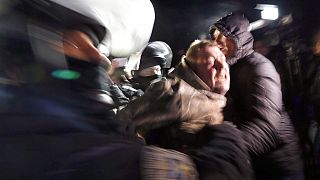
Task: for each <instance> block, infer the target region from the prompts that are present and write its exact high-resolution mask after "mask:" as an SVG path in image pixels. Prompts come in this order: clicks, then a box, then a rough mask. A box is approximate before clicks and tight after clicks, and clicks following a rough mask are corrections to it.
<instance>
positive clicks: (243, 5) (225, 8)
mask: <svg viewBox="0 0 320 180" xmlns="http://www.w3.org/2000/svg"><path fill="white" fill-rule="evenodd" d="M151 2H152V4H153V5H154V9H155V14H156V19H155V24H154V29H153V33H152V36H151V40H150V41H156V40H159V41H164V42H166V43H168V44H169V45H170V47H171V48H172V50H173V53H174V59H173V65H175V64H176V62H177V61H179V59H180V57H181V55H183V54H184V51H185V50H186V48H187V47H188V45H189V44H190V43H191V42H192V41H193V40H195V39H200V38H204V37H208V28H209V26H210V25H212V24H213V23H214V22H215V21H216V20H218V19H219V18H220V17H222V16H224V15H226V14H227V13H229V12H232V11H242V12H244V13H245V14H246V16H247V17H248V19H249V20H250V22H253V21H256V20H258V19H260V11H259V10H256V9H254V8H255V6H256V5H257V4H275V5H278V7H279V17H282V16H285V15H288V14H292V16H293V20H294V21H293V23H292V24H294V26H293V25H292V28H295V29H297V30H296V31H299V32H295V33H299V34H303V35H306V36H309V35H310V34H312V32H313V30H315V29H316V27H318V26H319V21H320V20H319V16H320V13H319V12H320V5H318V4H319V2H317V3H316V1H310V0H269V1H268V0H267V1H261V0H251V1H249V0H151ZM274 26H275V25H274ZM297 27H298V28H297ZM267 28H269V29H270V28H272V27H266V28H264V29H267ZM264 29H260V30H256V31H253V32H252V33H253V35H254V36H255V38H256V39H259V38H262V36H263V32H264V31H265V30H264ZM289 32H290V28H289V29H288V33H289Z"/></svg>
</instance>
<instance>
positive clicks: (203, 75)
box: [117, 40, 253, 180]
mask: <svg viewBox="0 0 320 180" xmlns="http://www.w3.org/2000/svg"><path fill="white" fill-rule="evenodd" d="M229 83H230V79H229V68H228V64H227V63H226V60H225V56H224V55H223V53H222V52H221V51H220V50H219V48H218V46H217V45H216V44H215V43H214V42H212V41H208V40H204V41H196V42H194V43H193V44H191V45H190V47H189V49H188V51H187V54H186V57H184V58H183V59H182V62H181V63H180V64H179V65H178V66H177V67H176V69H175V70H174V71H173V72H172V73H170V74H169V75H168V79H163V80H161V81H158V82H155V83H153V84H151V85H150V86H149V88H148V89H147V90H146V91H145V94H144V95H143V96H142V97H140V98H137V99H135V100H133V101H131V102H130V103H129V104H128V105H127V106H126V107H125V108H123V109H122V110H120V111H119V112H118V114H117V116H118V118H119V120H128V121H131V126H130V127H129V128H131V129H134V130H136V131H137V132H138V133H140V134H142V135H144V137H145V138H146V141H147V143H150V144H154V145H157V146H160V147H164V148H168V149H175V150H178V151H181V152H184V153H186V154H188V155H190V156H191V157H192V158H193V160H194V162H195V163H196V165H197V169H198V172H199V177H200V179H208V180H209V179H219V180H222V179H252V178H253V176H252V169H251V165H250V158H249V155H248V152H247V149H246V147H245V144H244V141H243V139H242V138H241V133H240V131H239V130H238V129H237V128H236V127H235V126H234V125H232V124H231V123H224V122H223V115H222V109H223V107H224V106H225V101H226V99H225V97H224V96H223V95H224V94H225V93H226V92H227V91H228V89H229Z"/></svg>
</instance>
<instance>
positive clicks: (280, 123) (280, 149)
mask: <svg viewBox="0 0 320 180" xmlns="http://www.w3.org/2000/svg"><path fill="white" fill-rule="evenodd" d="M214 26H215V28H217V29H218V30H219V31H220V32H222V33H223V34H224V35H225V36H226V37H229V38H231V39H233V40H234V41H235V43H236V46H237V50H236V53H235V55H234V57H232V58H230V59H227V62H228V64H229V65H230V77H231V82H230V83H231V85H230V90H229V92H228V97H229V99H228V101H229V105H228V106H227V108H226V112H225V117H226V118H225V119H226V120H231V121H233V122H234V123H235V124H236V125H237V126H238V127H239V129H240V130H241V131H242V133H243V136H244V139H246V142H247V147H248V149H249V151H250V153H251V155H252V157H253V166H254V168H255V170H256V175H257V178H258V179H259V177H268V176H267V175H269V177H270V175H271V174H272V176H274V177H280V176H287V175H288V174H290V173H296V172H302V160H301V158H300V152H299V147H298V139H297V137H296V133H295V130H294V127H293V125H292V123H291V120H290V118H289V116H288V115H287V113H286V111H285V109H284V105H283V102H282V92H281V84H280V77H279V75H278V73H277V71H276V69H275V67H274V65H273V64H272V63H271V61H270V60H268V59H267V58H266V57H264V56H262V55H261V54H259V53H257V52H255V51H254V50H253V37H252V35H251V33H250V30H249V27H250V25H249V21H248V19H246V18H245V17H244V15H243V14H230V15H228V16H226V17H224V18H222V19H220V20H218V21H217V23H215V24H214ZM231 109H232V110H231ZM266 167H267V168H266Z"/></svg>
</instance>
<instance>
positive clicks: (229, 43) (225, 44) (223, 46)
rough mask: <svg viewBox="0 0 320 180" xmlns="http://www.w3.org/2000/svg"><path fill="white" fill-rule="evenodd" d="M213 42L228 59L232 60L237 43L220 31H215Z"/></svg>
mask: <svg viewBox="0 0 320 180" xmlns="http://www.w3.org/2000/svg"><path fill="white" fill-rule="evenodd" d="M212 40H214V41H216V42H217V44H218V45H219V48H220V50H221V51H222V52H223V54H224V55H225V56H226V58H227V59H230V58H232V57H233V56H234V55H235V53H236V44H235V42H234V41H233V40H232V39H231V38H228V37H225V36H224V35H223V34H222V33H221V32H220V31H219V30H215V31H214V32H213V34H212Z"/></svg>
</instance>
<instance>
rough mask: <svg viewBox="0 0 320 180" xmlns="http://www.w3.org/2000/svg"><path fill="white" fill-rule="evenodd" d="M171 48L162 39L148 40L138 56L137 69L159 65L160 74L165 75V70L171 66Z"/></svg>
mask: <svg viewBox="0 0 320 180" xmlns="http://www.w3.org/2000/svg"><path fill="white" fill-rule="evenodd" d="M171 61H172V50H171V48H170V46H169V45H168V44H167V43H165V42H162V41H153V42H150V43H149V44H148V45H147V46H146V47H145V48H144V50H143V52H142V54H141V58H140V65H139V70H138V71H142V70H144V69H146V68H149V67H153V66H157V65H159V66H160V68H161V71H162V76H166V70H167V69H169V68H170V67H171Z"/></svg>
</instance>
